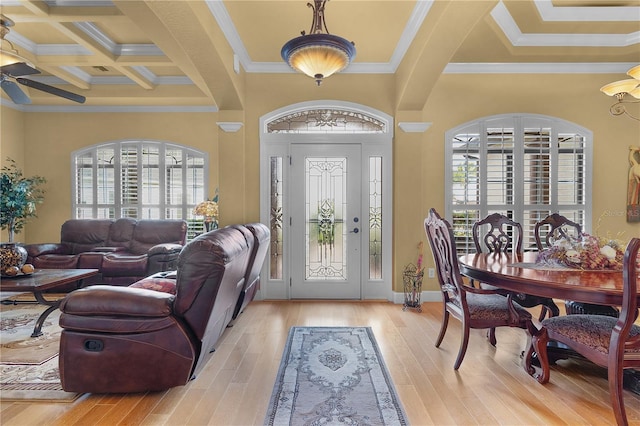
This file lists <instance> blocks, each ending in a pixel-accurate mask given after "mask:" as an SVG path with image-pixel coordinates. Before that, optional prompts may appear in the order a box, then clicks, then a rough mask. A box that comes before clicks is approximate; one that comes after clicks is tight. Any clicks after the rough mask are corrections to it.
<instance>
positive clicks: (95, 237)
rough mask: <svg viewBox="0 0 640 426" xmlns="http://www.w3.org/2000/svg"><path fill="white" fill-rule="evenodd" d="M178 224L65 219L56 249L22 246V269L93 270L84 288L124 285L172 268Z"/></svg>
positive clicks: (180, 239) (181, 238)
mask: <svg viewBox="0 0 640 426" xmlns="http://www.w3.org/2000/svg"><path fill="white" fill-rule="evenodd" d="M186 238H187V222H186V221H184V220H135V219H128V218H122V219H71V220H68V221H66V222H65V223H63V224H62V228H61V231H60V242H59V243H42V244H27V245H25V246H24V247H25V248H26V249H27V254H28V257H27V263H31V264H32V265H33V266H34V267H36V268H43V269H84V268H87V269H99V270H100V273H99V274H98V275H97V276H94V277H91V278H90V279H88V280H85V282H84V284H92V283H98V282H99V283H106V284H111V285H129V284H131V283H133V282H135V281H138V280H140V279H142V278H144V277H147V276H149V275H151V274H153V273H155V272H159V271H167V270H171V269H175V268H176V262H177V260H178V255H179V253H180V250H182V247H183V246H184V244H185V241H186Z"/></svg>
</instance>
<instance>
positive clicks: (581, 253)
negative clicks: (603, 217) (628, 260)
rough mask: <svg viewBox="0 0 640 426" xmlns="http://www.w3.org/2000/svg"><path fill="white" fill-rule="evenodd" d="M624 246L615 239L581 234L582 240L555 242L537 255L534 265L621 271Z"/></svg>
mask: <svg viewBox="0 0 640 426" xmlns="http://www.w3.org/2000/svg"><path fill="white" fill-rule="evenodd" d="M624 246H625V244H624V243H623V242H622V241H620V240H617V239H611V238H604V237H596V236H594V235H590V234H582V238H577V239H573V238H571V239H566V238H562V239H559V240H556V241H555V242H554V243H553V245H552V246H551V247H549V248H548V249H545V250H542V251H541V252H540V253H538V256H537V258H536V263H537V264H539V265H548V266H567V267H570V268H579V269H585V270H601V269H607V270H622V258H623V256H624V249H625V247H624Z"/></svg>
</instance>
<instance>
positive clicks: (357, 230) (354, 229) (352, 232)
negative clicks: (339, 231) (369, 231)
mask: <svg viewBox="0 0 640 426" xmlns="http://www.w3.org/2000/svg"><path fill="white" fill-rule="evenodd" d="M358 232H360V230H359V229H358V228H353V231H349V233H350V234H357V233H358Z"/></svg>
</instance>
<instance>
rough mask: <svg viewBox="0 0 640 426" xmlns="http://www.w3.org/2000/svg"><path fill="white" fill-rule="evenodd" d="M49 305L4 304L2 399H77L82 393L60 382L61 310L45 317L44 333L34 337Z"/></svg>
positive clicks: (0, 355)
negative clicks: (69, 390)
mask: <svg viewBox="0 0 640 426" xmlns="http://www.w3.org/2000/svg"><path fill="white" fill-rule="evenodd" d="M45 309H46V306H43V305H36V304H18V305H2V306H1V307H0V324H1V326H0V399H1V400H2V401H15V400H18V401H24V400H32V401H38V400H43V401H60V402H69V401H73V400H75V399H76V398H77V397H78V396H79V394H78V393H75V392H65V391H64V390H63V389H62V386H61V384H60V374H59V371H58V351H59V346H60V333H61V329H60V327H59V326H58V318H59V316H60V312H59V311H54V312H53V313H52V314H51V315H49V317H48V318H47V319H46V320H45V322H44V325H43V327H42V332H43V335H42V336H40V337H31V333H32V332H33V327H34V325H35V323H36V320H37V319H38V317H39V316H40V314H41V313H42V312H43V311H44V310H45Z"/></svg>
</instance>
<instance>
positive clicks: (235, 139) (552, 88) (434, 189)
mask: <svg viewBox="0 0 640 426" xmlns="http://www.w3.org/2000/svg"><path fill="white" fill-rule="evenodd" d="M618 77H619V76H617V75H607V74H599V75H571V76H569V75H555V74H550V75H452V74H449V75H443V76H442V77H441V78H440V80H439V82H438V84H437V85H436V86H435V87H434V89H433V91H432V93H431V96H430V97H429V100H428V101H427V104H426V105H425V107H424V109H423V110H422V111H394V105H395V102H394V99H395V92H394V91H395V80H394V77H393V76H392V75H352V74H341V75H336V76H333V77H331V78H329V79H327V81H325V82H324V83H323V85H322V86H321V87H316V86H315V84H314V82H313V81H312V80H311V79H309V78H307V77H304V76H302V75H291V74H287V75H277V74H267V75H254V74H246V81H245V83H246V86H245V87H246V93H247V95H246V99H245V102H244V104H245V105H246V108H245V110H244V111H221V112H218V113H189V114H187V113H157V114H151V113H117V114H114V113H73V114H72V113H65V114H61V113H55V114H54V113H20V112H16V111H13V110H11V109H9V108H7V107H2V111H1V112H2V117H1V118H2V144H1V151H0V152H1V153H2V156H3V157H6V156H7V155H9V156H11V157H12V158H14V159H16V161H18V163H19V164H22V165H23V168H24V170H25V174H27V175H33V174H38V175H43V176H45V177H46V178H47V179H48V184H47V194H46V198H45V202H44V204H42V205H41V206H40V207H39V208H38V215H39V218H38V219H35V220H33V221H32V222H30V223H29V224H28V225H27V227H26V233H24V234H20V235H18V237H17V240H19V241H23V242H44V241H58V240H59V230H60V225H61V223H62V222H63V221H64V220H66V219H67V218H69V217H70V216H71V211H70V209H71V198H70V197H71V195H70V192H71V191H70V190H71V186H70V185H71V184H70V156H71V152H72V151H74V150H77V149H80V148H83V147H86V146H90V145H93V144H97V143H101V142H107V141H113V140H123V139H133V138H144V139H154V140H163V141H171V142H175V143H179V144H184V145H187V146H191V147H194V148H196V149H201V150H204V151H207V152H208V153H209V156H210V171H211V176H210V178H209V187H210V189H211V192H212V193H211V194H210V195H213V191H214V190H215V188H216V187H219V189H220V201H221V224H222V225H225V224H229V223H234V222H250V221H255V220H258V218H259V164H260V163H259V146H260V145H259V134H260V133H259V118H260V117H261V116H262V115H264V114H266V113H268V112H270V111H273V110H275V109H278V108H281V107H283V106H286V105H290V104H294V103H298V102H304V101H310V100H320V99H333V100H341V101H348V102H354V103H360V104H364V105H367V106H369V107H372V108H376V109H379V110H381V111H384V112H386V113H388V114H390V115H392V116H394V118H395V121H396V124H397V122H398V121H427V122H432V123H433V124H432V126H431V128H430V129H429V130H427V131H426V132H425V133H422V134H421V133H418V134H416V133H404V132H402V130H400V129H398V128H397V127H396V129H395V138H394V195H393V196H394V201H393V204H394V241H393V245H394V271H395V272H394V280H395V284H394V289H395V291H402V288H401V272H402V268H403V266H404V265H406V264H407V263H415V261H416V246H417V244H418V243H419V242H420V241H422V242H424V244H425V263H426V265H425V266H427V267H429V266H433V262H432V260H431V254H430V252H429V250H428V249H427V248H426V247H427V242H426V239H425V237H424V230H423V229H422V224H423V219H424V217H425V216H426V214H427V212H428V210H429V208H431V207H435V208H436V209H438V210H439V211H444V192H443V190H444V180H443V179H444V144H445V141H444V133H445V132H446V131H447V130H448V129H450V128H452V127H455V126H457V125H459V124H461V123H464V122H467V121H470V120H473V119H477V118H480V117H485V116H489V115H495V114H503V113H509V112H514V113H534V114H543V115H549V116H555V117H559V118H561V119H564V120H568V121H571V122H574V123H576V124H578V125H580V126H583V127H585V128H588V129H590V130H591V131H592V132H593V138H594V147H593V154H594V164H593V165H594V175H593V199H592V202H593V217H594V223H593V228H594V229H593V230H594V231H596V229H595V226H596V221H597V220H598V219H599V218H601V223H600V227H599V229H597V231H598V233H599V234H606V233H607V232H610V233H613V234H615V233H617V232H623V233H624V238H626V239H628V238H631V237H632V236H640V224H637V223H636V224H630V223H627V222H626V219H625V215H624V212H625V205H626V204H625V201H626V199H625V197H626V184H627V174H628V160H627V157H628V147H629V146H630V145H638V144H640V142H639V141H640V125H639V124H638V122H636V121H633V120H630V119H628V118H624V117H611V116H610V115H609V113H608V108H609V105H610V104H611V103H612V100H611V99H610V98H607V97H606V96H604V95H602V94H601V93H600V92H599V91H598V88H599V87H601V86H602V85H604V84H605V83H607V82H610V81H613V80H615V79H617V78H618ZM219 121H222V122H226V121H241V122H243V123H244V126H243V128H242V129H241V130H240V131H239V132H237V133H224V132H222V131H221V130H220V129H219V128H218V126H217V125H216V122H219ZM221 159H222V161H221ZM3 162H4V158H3ZM2 239H3V240H6V233H3V234H2ZM424 289H425V290H434V289H436V283H435V280H426V281H425V286H424Z"/></svg>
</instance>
